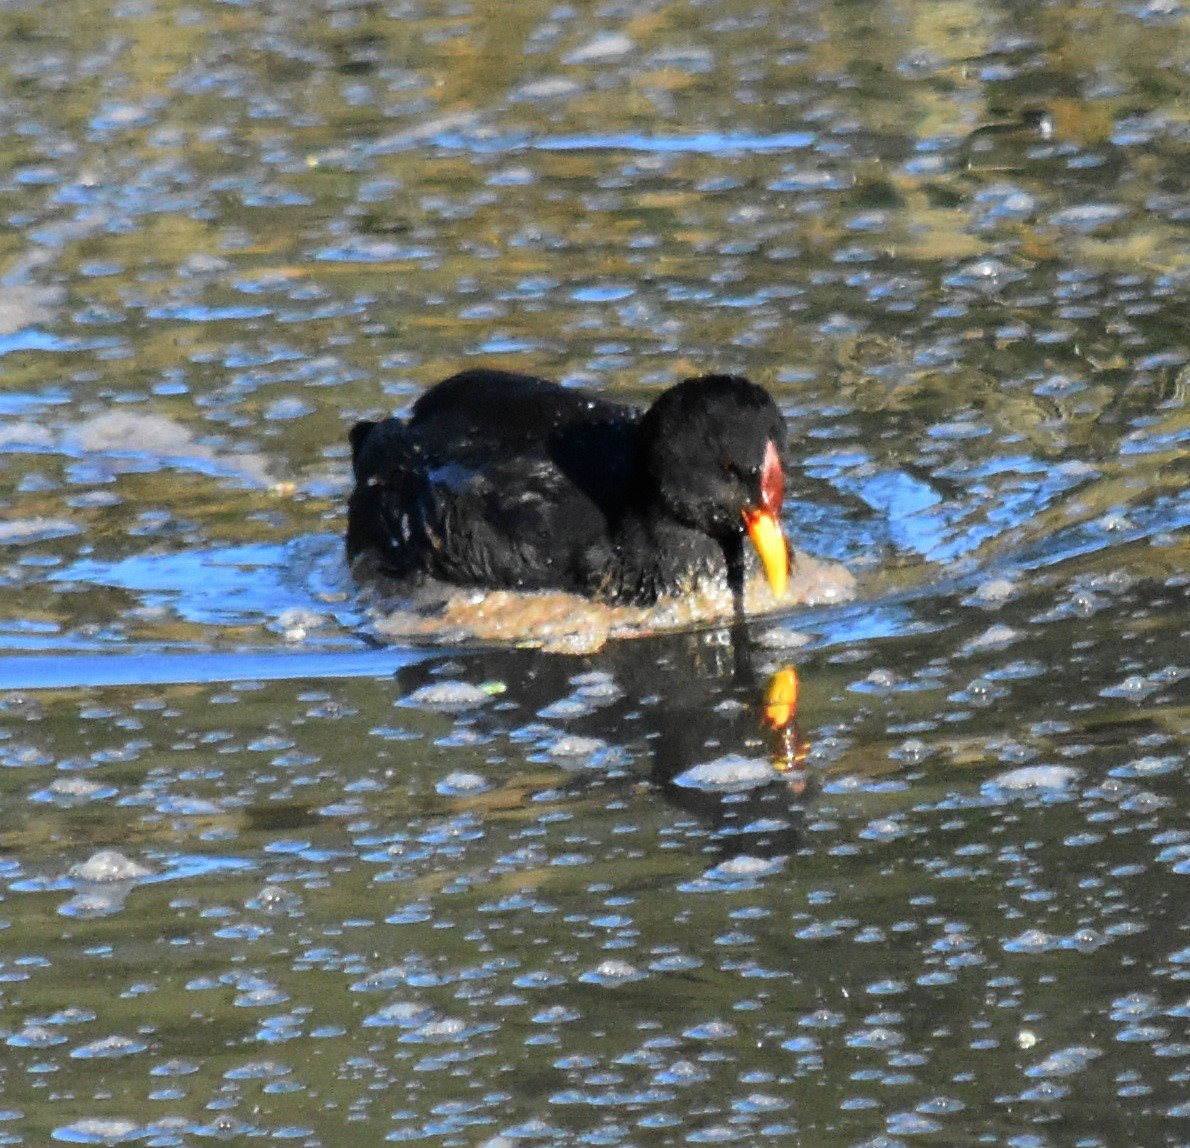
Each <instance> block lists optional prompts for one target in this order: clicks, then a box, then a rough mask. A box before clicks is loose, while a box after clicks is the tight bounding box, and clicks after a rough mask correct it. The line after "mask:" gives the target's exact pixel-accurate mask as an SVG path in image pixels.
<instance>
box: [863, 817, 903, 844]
mask: <svg viewBox="0 0 1190 1148" xmlns="http://www.w3.org/2000/svg"><path fill="white" fill-rule="evenodd" d="M908 833H909V828H908V826H906V825H905V824H904V823H903V822H901V821H899V820H897V819H896V818H894V817H877V818H875V819H873V820H872V821H869V822H868V824H867V825H865V826H864V827H863V829H861V830H860V831H859V836H860V837H863V838H864V839H865V840H867V841H895V840H896V839H897V838H898V837H905V836H906V835H907V834H908Z"/></svg>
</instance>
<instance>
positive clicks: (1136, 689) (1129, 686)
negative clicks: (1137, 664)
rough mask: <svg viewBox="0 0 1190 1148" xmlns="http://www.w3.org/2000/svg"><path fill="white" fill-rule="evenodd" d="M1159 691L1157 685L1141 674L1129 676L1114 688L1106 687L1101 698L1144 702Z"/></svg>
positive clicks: (1102, 690) (1101, 692)
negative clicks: (1154, 692) (1155, 691)
mask: <svg viewBox="0 0 1190 1148" xmlns="http://www.w3.org/2000/svg"><path fill="white" fill-rule="evenodd" d="M1156 689H1157V683H1155V682H1152V681H1150V680H1149V679H1148V678H1145V677H1142V676H1141V675H1140V674H1129V675H1128V677H1126V678H1125V679H1124V680H1123V681H1122V682H1119V683H1118V684H1116V685H1114V686H1105V687H1104V688H1103V689H1101V690H1100V691H1099V696H1100V697H1101V698H1126V699H1127V700H1128V701H1130V702H1139V701H1143V700H1144V699H1145V698H1147V697H1148V696H1149V694H1151V693H1153V691H1154V690H1156Z"/></svg>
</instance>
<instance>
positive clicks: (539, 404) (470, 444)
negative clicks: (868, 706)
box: [347, 369, 789, 605]
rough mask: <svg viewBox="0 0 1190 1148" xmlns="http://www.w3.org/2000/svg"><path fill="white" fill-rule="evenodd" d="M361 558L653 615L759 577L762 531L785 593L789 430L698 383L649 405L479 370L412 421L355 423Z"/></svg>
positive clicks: (744, 394)
mask: <svg viewBox="0 0 1190 1148" xmlns="http://www.w3.org/2000/svg"><path fill="white" fill-rule="evenodd" d="M351 448H352V466H353V469H354V472H355V489H354V491H353V492H352V494H351V498H350V501H349V503H348V511H347V556H348V559H349V560H350V559H354V558H355V557H357V556H358V555H361V554H364V553H367V552H373V553H374V554H375V556H376V558H377V559H378V560H379V564H380V567H381V569H382V570H384V571H385V572H386V573H388V574H391V575H393V576H396V577H398V578H410V579H417V578H421V577H425V576H428V577H432V578H438V579H442V580H445V581H447V582H453V583H459V584H462V585H471V586H481V587H488V588H505V589H510V588H511V589H517V590H547V589H552V590H566V591H571V592H573V593H578V594H583V595H586V596H588V597H591V598H597V599H601V600H603V601H607V602H616V603H631V604H635V605H651V604H652V603H654V602H656V601H657V599H658V598H660V597H662V596H667V595H675V594H681V593H683V592H686V591H689V590H692V589H694V588H695V587H696V586H697V585H698V584H699V583H700V581H701V580H703V579H710V580H715V581H718V582H720V583H722V582H723V581H726V583H727V584H728V585H729V586H731V588H732V589H733V591H736V590H742V586H743V581H744V567H745V553H744V538H745V536H748V537H750V538H751V539H752V542H753V544H754V545H755V547H756V549H757V552H758V553H759V554H760V558H761V561H762V563H763V566H764V570H765V574H766V575H767V577H768V581H769V584H770V586H771V588H772V590H773V593H774V595H775V596H776V597H780V596H781V594H782V593H783V591H784V588H785V582H786V578H787V576H788V570H789V553H788V548H787V546H786V542H785V538H784V536H783V535H782V533H781V526H780V513H781V499H782V495H783V493H784V485H785V478H784V472H783V470H782V455H783V452H784V449H785V423H784V420H783V419H782V417H781V412H780V411H779V410H778V409H777V405H776V403H774V402H773V399H772V397H771V396H770V395H769V394H768V392H767V391H765V390H764V388H762V387H759V386H757V385H756V384H755V383H752V382H749V381H748V380H747V379H744V378H740V377H738V376H733V375H706V376H703V377H700V378H695V379H687V380H686V381H685V382H681V383H678V384H677V385H675V386H673V387H671V388H670V389H669V390H667V391H665V392H664V393H663V394H662V395H660V397H658V399H657V400H656V402H654V403H653V405H652V406H651V407H649V408H648V410H646V411H644V412H643V413H642V412H640V411H637V410H634V409H632V408H631V407H626V406H622V405H620V404H618V403H612V402H608V401H606V400H605V399H601V398H596V397H594V396H592V395H590V394H586V393H584V392H583V391H580V390H575V389H570V388H567V387H561V386H558V385H557V384H555V383H551V382H547V381H546V380H544V379H538V378H534V377H532V376H529V375H521V374H514V373H511V372H507V371H495V370H482V369H481V370H469V371H463V372H462V373H461V374H457V375H454V376H452V377H451V378H449V379H447V380H446V381H445V382H442V383H439V384H438V385H437V386H435V387H433V388H431V389H430V390H429V391H427V392H426V393H425V394H424V395H422V396H421V397H420V398H419V399H418V400H417V402H415V403H414V404H413V410H412V413H411V415H410V417H409V419H408V421H403V420H401V419H395V418H391V419H385V420H384V421H383V422H360V423H357V424H356V425H355V427H353V428H352V431H351Z"/></svg>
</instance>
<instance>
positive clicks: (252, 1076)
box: [223, 1060, 293, 1080]
mask: <svg viewBox="0 0 1190 1148" xmlns="http://www.w3.org/2000/svg"><path fill="white" fill-rule="evenodd" d="M292 1071H293V1069H292V1068H290V1067H289V1066H288V1065H287V1064H280V1063H278V1062H277V1061H275V1060H250V1061H248V1062H247V1063H246V1064H241V1065H239V1066H238V1067H236V1068H229V1069H228V1070H227V1071H226V1072H225V1073H224V1074H223V1079H224V1080H274V1079H276V1078H277V1077H278V1076H288V1075H289V1073H291V1072H292Z"/></svg>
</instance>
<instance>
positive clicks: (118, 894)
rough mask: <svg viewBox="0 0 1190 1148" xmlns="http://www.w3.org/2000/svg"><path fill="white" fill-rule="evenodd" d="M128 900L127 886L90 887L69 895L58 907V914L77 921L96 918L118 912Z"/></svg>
mask: <svg viewBox="0 0 1190 1148" xmlns="http://www.w3.org/2000/svg"><path fill="white" fill-rule="evenodd" d="M127 900H128V888H127V886H125V885H116V886H114V887H112V888H108V889H90V890H88V891H87V892H85V893H79V894H77V895H76V896H74V897H71V898H70V900H69V901H66V902H65V903H64V904H62V905H60V906H59V907H58V914H59V916H62V917H70V918H72V919H73V920H77V921H90V920H97V919H98V918H100V917H110V916H112V915H113V914H115V913H119V912H120V911H121V910H122V909H123V908H124V904H125V902H126V901H127Z"/></svg>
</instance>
